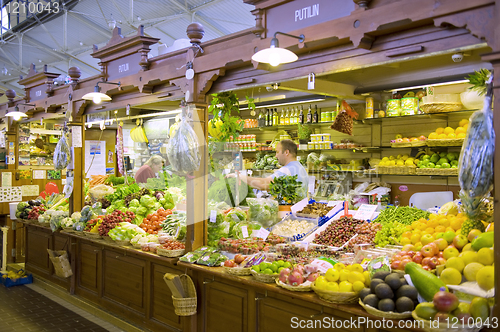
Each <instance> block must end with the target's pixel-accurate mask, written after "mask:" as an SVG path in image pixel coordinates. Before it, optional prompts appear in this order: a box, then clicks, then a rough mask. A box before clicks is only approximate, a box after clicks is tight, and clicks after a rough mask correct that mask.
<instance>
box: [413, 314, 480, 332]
mask: <svg viewBox="0 0 500 332" xmlns="http://www.w3.org/2000/svg"><path fill="white" fill-rule="evenodd" d="M411 316H412V317H413V319H415V320H416V321H417V323H416V326H417V327H418V328H420V329H421V330H423V331H426V332H449V331H453V332H479V331H480V330H481V329H482V328H483V327H482V326H481V327H467V326H463V325H462V323H461V322H459V323H457V324H456V326H457V328H452V323H450V326H449V327H448V323H439V325H438V324H437V323H435V322H433V323H432V325H431V322H430V321H429V320H427V319H423V318H420V317H418V316H417V314H416V313H415V311H413V312H412V313H411ZM435 324H436V325H435ZM422 325H423V326H422ZM465 325H467V323H466V324H465Z"/></svg>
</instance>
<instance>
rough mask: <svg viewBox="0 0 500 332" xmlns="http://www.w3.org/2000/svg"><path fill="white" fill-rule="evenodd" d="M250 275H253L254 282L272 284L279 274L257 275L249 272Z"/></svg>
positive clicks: (252, 271) (251, 271)
mask: <svg viewBox="0 0 500 332" xmlns="http://www.w3.org/2000/svg"><path fill="white" fill-rule="evenodd" d="M250 274H252V275H253V277H254V278H255V280H257V281H260V282H267V283H270V282H274V280H275V279H276V278H277V277H278V276H279V273H276V274H265V273H258V272H255V271H254V270H250Z"/></svg>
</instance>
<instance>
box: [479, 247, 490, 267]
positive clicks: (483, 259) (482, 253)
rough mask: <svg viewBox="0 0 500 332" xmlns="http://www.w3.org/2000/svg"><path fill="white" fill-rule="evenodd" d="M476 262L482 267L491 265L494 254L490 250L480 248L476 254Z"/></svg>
mask: <svg viewBox="0 0 500 332" xmlns="http://www.w3.org/2000/svg"><path fill="white" fill-rule="evenodd" d="M477 256H478V257H477V262H478V263H481V264H483V265H491V264H493V261H494V253H493V249H492V248H481V249H479V251H478V252H477Z"/></svg>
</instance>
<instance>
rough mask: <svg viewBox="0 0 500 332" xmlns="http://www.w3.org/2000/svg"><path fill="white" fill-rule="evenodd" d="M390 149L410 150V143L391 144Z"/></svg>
mask: <svg viewBox="0 0 500 332" xmlns="http://www.w3.org/2000/svg"><path fill="white" fill-rule="evenodd" d="M391 148H411V142H404V143H391Z"/></svg>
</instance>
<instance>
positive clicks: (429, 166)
mask: <svg viewBox="0 0 500 332" xmlns="http://www.w3.org/2000/svg"><path fill="white" fill-rule="evenodd" d="M434 167H436V165H435V164H434V163H428V164H427V168H434Z"/></svg>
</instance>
